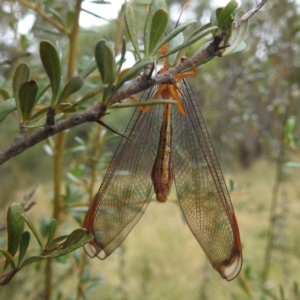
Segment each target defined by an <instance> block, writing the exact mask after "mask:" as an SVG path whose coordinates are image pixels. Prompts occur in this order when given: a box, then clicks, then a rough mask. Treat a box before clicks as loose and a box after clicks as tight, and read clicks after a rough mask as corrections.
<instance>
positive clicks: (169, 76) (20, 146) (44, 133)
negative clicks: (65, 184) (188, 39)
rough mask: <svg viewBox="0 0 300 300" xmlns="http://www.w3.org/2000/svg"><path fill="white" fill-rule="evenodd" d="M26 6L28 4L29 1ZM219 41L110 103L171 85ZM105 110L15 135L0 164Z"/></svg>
mask: <svg viewBox="0 0 300 300" xmlns="http://www.w3.org/2000/svg"><path fill="white" fill-rule="evenodd" d="M19 1H20V2H21V3H23V4H25V3H26V2H27V1H26V0H19ZM266 2H267V0H262V1H261V2H259V3H258V4H257V5H256V6H255V7H254V8H253V9H252V10H250V11H249V12H247V13H246V14H245V15H244V16H243V17H242V18H241V19H239V20H237V21H236V22H235V25H234V26H235V28H236V27H239V26H240V25H241V24H242V23H244V22H245V21H246V20H247V19H249V18H250V17H251V16H253V15H254V14H255V13H257V12H258V11H259V10H260V9H261V8H262V7H263V5H264V4H265V3H266ZM28 4H30V3H28V2H27V4H25V5H26V6H28ZM30 6H32V5H31V4H30ZM28 7H29V6H28ZM30 8H32V7H30ZM32 9H33V8H32ZM47 18H48V17H47ZM222 40H223V37H221V35H219V36H216V37H215V39H214V40H213V41H212V42H211V43H210V44H209V45H208V46H207V47H206V48H205V49H203V50H201V51H200V52H198V53H196V54H194V55H193V56H192V57H191V58H189V59H184V60H181V62H180V63H179V64H178V65H177V66H176V67H174V68H172V69H169V70H168V71H167V72H165V73H163V74H158V75H156V76H155V77H154V78H149V76H148V75H147V73H146V72H145V73H144V75H143V76H142V77H141V80H139V81H137V82H136V83H134V84H132V85H131V86H129V87H127V88H124V89H123V90H120V91H118V92H117V93H116V94H114V96H113V97H112V98H111V101H110V105H112V104H114V103H116V102H119V101H121V100H123V99H126V98H128V97H129V96H131V95H134V94H136V93H139V92H142V91H144V90H146V89H148V88H150V87H152V86H154V85H157V84H172V83H174V77H175V76H176V75H177V74H179V73H181V72H183V71H184V70H186V69H188V68H191V67H193V66H195V65H197V63H199V62H200V61H202V60H204V59H206V58H209V57H214V56H221V53H220V52H219V51H218V50H219V45H220V43H221V42H222ZM105 111H106V107H103V106H102V104H101V103H98V104H96V105H95V106H93V107H92V108H90V109H88V110H86V111H84V112H82V113H78V114H75V115H73V116H72V117H70V118H68V119H66V120H63V121H61V122H59V123H57V124H55V125H53V126H49V125H47V126H45V127H43V128H42V129H40V130H38V131H37V132H35V133H33V134H32V135H30V136H28V137H26V138H23V139H18V138H17V139H16V140H15V142H14V143H13V144H12V145H11V146H9V147H7V148H5V149H3V150H2V151H0V165H1V164H3V163H4V162H6V161H7V160H9V159H10V158H12V157H14V156H16V155H18V154H20V153H22V152H23V151H25V150H27V149H28V148H30V147H32V146H34V145H36V144H37V143H39V142H41V141H43V140H45V139H46V138H48V137H50V136H53V135H55V134H57V133H59V132H62V131H64V130H66V129H69V128H72V127H75V126H78V125H80V124H83V123H86V122H98V120H99V119H100V118H101V117H103V116H104V115H105Z"/></svg>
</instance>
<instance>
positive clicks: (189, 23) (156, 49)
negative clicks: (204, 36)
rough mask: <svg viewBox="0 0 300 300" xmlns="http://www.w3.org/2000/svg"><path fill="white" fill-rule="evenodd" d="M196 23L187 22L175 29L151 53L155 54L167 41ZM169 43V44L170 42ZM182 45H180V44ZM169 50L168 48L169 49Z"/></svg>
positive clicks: (193, 21)
mask: <svg viewBox="0 0 300 300" xmlns="http://www.w3.org/2000/svg"><path fill="white" fill-rule="evenodd" d="M196 22H197V21H195V20H192V21H190V22H187V23H185V24H182V25H181V26H179V27H177V28H176V29H174V30H173V31H171V32H170V33H169V34H168V35H167V36H166V37H165V38H164V39H163V40H162V41H161V42H159V43H158V44H157V45H156V47H155V48H154V49H153V53H154V54H155V53H156V52H157V51H158V50H159V49H160V48H161V47H162V46H164V45H165V44H166V43H168V42H169V41H172V40H173V39H174V38H175V37H176V36H177V35H178V34H179V33H181V32H182V31H184V30H185V29H186V28H187V27H189V26H190V25H191V24H194V23H196ZM170 43H171V42H170ZM181 44H182V43H181ZM169 48H170V47H169Z"/></svg>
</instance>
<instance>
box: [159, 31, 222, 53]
mask: <svg viewBox="0 0 300 300" xmlns="http://www.w3.org/2000/svg"><path fill="white" fill-rule="evenodd" d="M215 29H218V27H216V26H212V27H209V28H207V29H205V30H203V31H202V32H201V33H200V34H197V35H195V36H193V37H191V38H189V39H188V40H187V41H186V42H185V43H183V44H182V45H180V46H178V47H176V48H174V49H173V50H171V51H168V52H167V53H166V54H163V55H162V56H160V57H159V58H163V57H166V56H169V55H170V54H173V53H175V52H177V51H180V50H181V49H183V48H185V47H187V46H189V45H191V44H193V43H195V42H197V41H199V40H200V39H202V38H203V37H205V36H206V35H208V34H210V33H212V32H213V31H214V30H215Z"/></svg>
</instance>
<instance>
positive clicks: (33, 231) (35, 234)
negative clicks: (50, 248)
mask: <svg viewBox="0 0 300 300" xmlns="http://www.w3.org/2000/svg"><path fill="white" fill-rule="evenodd" d="M22 217H23V219H24V221H25V222H26V223H27V225H28V227H29V228H30V230H31V231H32V233H33V234H34V236H35V238H36V239H37V241H38V243H39V245H40V247H41V248H42V250H44V247H43V243H42V240H41V238H40V236H39V234H38V231H37V229H36V227H35V225H34V224H33V223H32V222H31V220H30V219H28V217H27V216H26V215H25V214H24V213H23V214H22Z"/></svg>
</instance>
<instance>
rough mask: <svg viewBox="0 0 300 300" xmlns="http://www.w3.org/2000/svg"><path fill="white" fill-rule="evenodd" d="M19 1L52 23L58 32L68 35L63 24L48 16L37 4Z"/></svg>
mask: <svg viewBox="0 0 300 300" xmlns="http://www.w3.org/2000/svg"><path fill="white" fill-rule="evenodd" d="M19 2H20V3H22V4H23V5H24V6H26V7H27V8H29V9H32V10H33V11H35V12H36V13H37V14H38V15H39V16H41V17H42V18H43V19H44V20H45V21H47V22H48V23H50V24H52V25H53V26H54V27H55V28H56V29H58V30H59V31H60V32H62V33H64V34H65V35H67V36H69V34H70V33H69V31H68V30H66V29H65V27H64V26H63V25H61V24H60V23H58V22H56V21H55V20H54V19H52V18H50V17H48V16H47V15H46V14H45V13H44V12H43V11H41V10H40V7H39V6H38V5H34V4H32V3H31V2H28V1H27V0H19Z"/></svg>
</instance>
